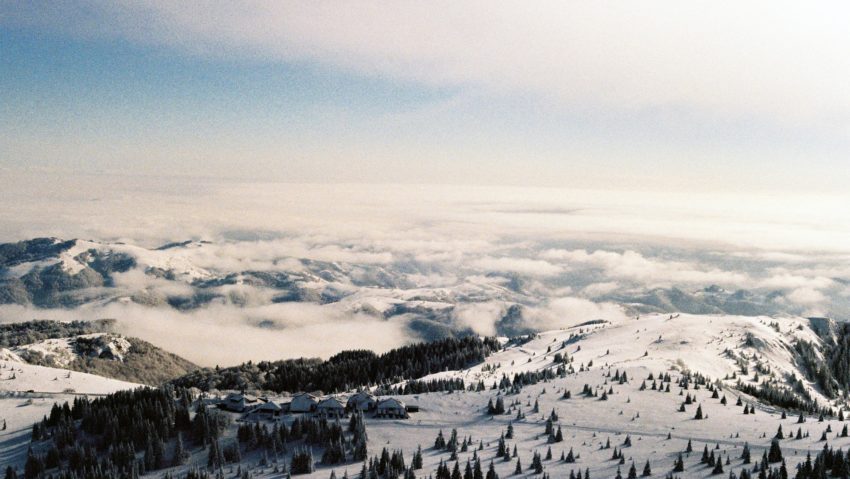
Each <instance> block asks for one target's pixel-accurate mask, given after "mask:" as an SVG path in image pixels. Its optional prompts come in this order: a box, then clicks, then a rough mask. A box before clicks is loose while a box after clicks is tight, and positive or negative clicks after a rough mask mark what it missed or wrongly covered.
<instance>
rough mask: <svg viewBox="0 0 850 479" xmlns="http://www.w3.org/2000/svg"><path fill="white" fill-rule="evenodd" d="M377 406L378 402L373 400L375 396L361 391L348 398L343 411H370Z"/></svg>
mask: <svg viewBox="0 0 850 479" xmlns="http://www.w3.org/2000/svg"><path fill="white" fill-rule="evenodd" d="M377 405H378V400H377V399H375V396H373V395H372V394H369V393H367V392H365V391H363V392H359V393H357V394H355V395H353V396H351V397H350V398H348V402H347V403H346V405H345V409H346V410H348V411H371V410H373V409H375V406H377Z"/></svg>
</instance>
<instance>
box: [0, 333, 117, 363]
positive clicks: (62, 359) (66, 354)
mask: <svg viewBox="0 0 850 479" xmlns="http://www.w3.org/2000/svg"><path fill="white" fill-rule="evenodd" d="M96 338H103V340H102V343H103V344H102V345H101V346H100V347H98V349H97V350H96V351H94V352H95V353H97V354H96V355H98V356H99V355H100V354H101V353H103V352H105V351H108V352H110V353H111V354H112V357H113V358H114V359H115V360H119V361H120V360H122V359H123V358H124V355H125V354H127V353H128V352H129V351H130V348H131V345H130V342H129V341H127V340H126V339H125V338H123V337H121V336H118V335H115V334H108V333H91V334H82V335H79V336H73V337H69V338H57V339H46V340H44V341H39V342H37V343H32V344H27V345H23V346H18V347H15V348H13V349H12V351H11V353H13V354H15V355H16V356H17V357H18V358H19V359H20V358H21V357H23V358H28V357H33V356H34V357H39V358H42V360H43V361H44V362H45V363H47V364H49V365H51V366H54V367H59V368H64V367H67V366H68V365H69V364H70V363H71V362H73V361H74V360H75V359H77V358H79V357H80V353H79V352H78V351H77V349H76V347H75V343H76V341H77V340H78V339H96Z"/></svg>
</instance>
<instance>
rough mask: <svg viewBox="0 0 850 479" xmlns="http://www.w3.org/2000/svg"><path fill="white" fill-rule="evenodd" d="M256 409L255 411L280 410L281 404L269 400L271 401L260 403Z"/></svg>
mask: <svg viewBox="0 0 850 479" xmlns="http://www.w3.org/2000/svg"><path fill="white" fill-rule="evenodd" d="M254 410H255V411H280V406H278V405H277V403H275V402H273V401H269V402H266V403H263V404H260V405H259V406H257V407H256V408H254Z"/></svg>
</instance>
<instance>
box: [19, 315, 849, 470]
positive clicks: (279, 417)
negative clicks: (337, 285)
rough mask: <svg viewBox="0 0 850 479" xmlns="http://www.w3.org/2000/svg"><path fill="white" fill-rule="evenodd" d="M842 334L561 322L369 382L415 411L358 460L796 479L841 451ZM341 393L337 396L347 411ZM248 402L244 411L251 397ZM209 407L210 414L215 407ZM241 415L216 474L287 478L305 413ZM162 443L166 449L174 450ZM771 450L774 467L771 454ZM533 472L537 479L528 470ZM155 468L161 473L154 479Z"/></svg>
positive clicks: (346, 458) (840, 329)
mask: <svg viewBox="0 0 850 479" xmlns="http://www.w3.org/2000/svg"><path fill="white" fill-rule="evenodd" d="M847 338H848V331H847V329H846V328H845V327H844V326H843V325H840V324H836V323H834V322H832V321H830V320H827V319H823V318H814V319H806V318H800V317H767V316H756V317H753V316H727V315H689V314H672V315H671V314H648V315H640V316H635V317H631V318H611V319H601V320H597V321H591V322H583V323H580V324H569V323H567V324H565V325H564V327H563V328H561V329H557V330H552V331H547V332H542V333H539V334H534V335H531V336H526V337H521V338H514V339H512V340H508V339H507V338H503V339H502V340H501V341H502V343H503V344H504V346H503V347H502V348H501V349H500V350H498V351H496V352H493V353H492V354H490V355H489V356H488V357H487V358H486V359H485V360H484V361H483V362H479V363H477V364H473V365H470V366H469V367H466V368H462V369H457V370H447V371H442V372H438V373H434V374H430V375H427V376H424V377H421V378H418V379H416V380H414V381H411V380H408V381H402V382H399V383H395V384H391V385H389V384H383V385H380V386H374V385H373V386H372V391H373V392H374V393H376V394H378V395H379V397H378V398H377V401H378V402H379V403H380V401H381V400H382V399H388V398H394V399H396V400H398V401H401V403H402V404H406V405H407V408H408V409H409V410H410V412H409V414H408V416H409V417H408V418H395V419H386V418H381V417H380V415H379V414H378V413H377V412H375V413H367V414H366V416H365V417H364V418H363V423H364V425H363V427H365V430H366V431H367V434H368V441H367V443H366V448H367V450H368V454H367V456H368V457H373V456H375V457H376V459H375V460H376V462H374V463H372V464H373V465H374V466H375V467H377V465H378V464H379V463H380V456H381V454H382V449H384V448H386V449H387V450H388V451H389V453H393V451H401V452H402V453H403V454H404V457H405V458H406V459H407V460H408V461H410V462H406V465H407V466H410V465H411V463H412V461H413V458H414V457H417V461H416V462H418V460H419V459H418V458H419V457H421V462H422V466H421V469H415V470H413V471H410V472H412V473H413V474H414V475H415V476H417V477H427V476H429V475H430V476H432V477H441V474H442V472H441V467H442V465H447V466H448V467H449V469H451V468H453V467H454V465H455V463H456V462H457V464H458V466H459V468H460V470H461V471H463V470H464V468H465V465H466V463H467V461H469V462H470V464H471V465H473V466H474V465H475V463H476V459H477V460H480V463H481V467H482V468H483V470H484V471H486V470H487V469H488V468H489V467H490V464H491V463H492V464H493V466H492V467H493V469H494V471H495V473H496V474H497V475H498V476H499V477H509V476H514V475H517V474H519V473H517V471H518V470H519V469H521V470H522V471H523V472H522V473H521V475H523V476H534V477H538V476H540V475H541V474H543V473H545V474H548V475H549V476H550V477H575V474H576V473H577V472H578V471H579V470H580V471H581V472H582V477H587V473H588V472H589V473H590V477H616V476H617V474H618V471H620V473H621V474H622V476H623V477H626V476H627V475H628V473H629V469H630V468H631V467H632V464H634V466H635V468H636V470H637V472H638V474H639V473H641V472H643V471H644V468H646V467H647V464H648V465H649V466H648V470H649V472H650V474H651V476H652V477H667V474H673V476H674V477H710V476H716V475H718V474H719V472H718V471H719V470H722V471H723V474H728V473H729V472H734V474H735V475H736V477H742V475H741V474H742V472H741V471H744V470H746V471H747V472H754V474H755V475H757V473H758V469H756V470H755V471H753V468H754V467H761V466H762V464H761V461H762V460H763V458H768V463H766V464H763V466H764V468H765V470H766V471H767V469H768V468H773V469H774V473H776V474H779V472H778V471H779V469H780V467H782V468H785V469H786V470H787V471H790V474H792V475H793V474H794V470H795V468H796V467H797V465H798V464H803V465H804V467H805V461H806V457H807V454H812V455H813V456H814V455H815V454H817V453H818V452H820V451H822V450H823V449H824V447H825V446H827V445H829V446H830V447H834V448H843V449H844V450H846V449H847V448H848V447H850V437H848V435H847V434H846V431H847V422H846V421H845V418H844V415H845V412H846V411H847V406H848V405H847V403H846V400H845V399H843V398H844V397H846V396H845V393H846V391H847V382H846V379H845V378H844V377H842V367H841V365H840V364H835V363H833V362H831V360H832V359H834V358H835V357H836V355H839V356H840V355H842V354H844V352H846V350H845V349H842V348H843V346H842V344H846V339H847ZM804 345H808V346H804ZM339 357H340V358H345V357H348V356H346V355H340V356H339ZM339 360H342V359H339ZM830 364H832V366H830ZM12 367H17V366H12ZM30 367H32V366H30ZM821 367H823V368H826V369H828V370H829V371H831V373H829V374H831V376H829V377H830V379H829V384H830V385H831V387H832V388H834V389H832V390H827V389H825V388H824V386H823V385H824V384H825V383H823V382H822V377H823V375H824V374H826V373H824V372H823V371H819V370H818V368H821ZM72 374H76V373H72ZM56 381H61V378H59V379H56ZM429 385H430V386H429ZM39 387H42V386H39ZM44 387H46V386H44ZM414 390H415V391H419V392H412V391H414ZM428 390H430V391H432V392H424V391H428ZM249 392H253V393H254V394H258V395H261V396H262V397H263V400H264V401H268V402H269V403H275V404H283V405H285V406H286V407H289V406H288V404H289V401H291V400H292V397H290V396H289V395H288V394H282V395H279V394H275V393H274V392H269V391H249ZM225 393H226V392H222V393H221V394H225ZM316 394H317V395H318V397H316V398H315V399H314V401H321V400H322V399H323V396H322V393H320V392H317V393H316ZM350 395H351V392H349V393H342V394H336V395H334V397H337V398H339V399H340V400H341V401H342V403H343V404H345V402H346V400H347V398H348V397H349V396H350ZM237 396H239V397H240V398H241V397H242V396H241V395H237ZM234 397H235V396H234ZM222 398H223V396H222ZM248 398H249V399H244V401H257V400H256V399H250V398H251V396H248ZM207 401H208V402H209V403H210V404H218V403H219V402H218V401H219V400H218V399H215V398H214V397H213V398H210V397H208V398H207ZM240 401H243V399H240ZM222 404H225V403H222ZM255 404H266V403H264V402H262V401H260V402H255ZM392 404H399V403H392ZM411 406H415V407H414V408H411ZM244 407H245V408H246V409H245V412H226V411H223V412H220V413H219V414H223V415H225V416H227V417H229V418H230V420H231V421H234V422H231V423H230V424H231V425H229V426H226V427H225V429H224V430H223V432H222V433H221V435H220V436H219V439H218V443H219V446H217V447H221V448H224V449H227V448H230V450H231V451H232V450H233V449H232V448H234V447H236V444H239V449H240V451H241V452H240V454H239V455H238V458H236V457H235V456H233V455H232V454H230V453H228V455H226V456H225V457H227V458H226V459H221V460H222V461H223V464H224V466H225V467H224V471H225V472H226V473H229V472H228V471H231V469H232V470H234V471H235V470H236V467H237V466H238V467H239V468H240V469H241V470H242V471H250V473H251V474H252V476H253V477H280V475H281V474H282V471H283V470H284V469H288V468H295V467H296V463H298V461H299V460H298V459H296V458H295V457H293V454H296V453H297V452H298V451H303V450H305V449H302V448H301V447H302V446H301V444H302V442H303V441H309V439H305V438H304V437H303V436H301V434H302V433H301V432H298V433H295V432H290V430H292V431H294V429H292V428H294V427H296V426H295V425H294V423H295V422H296V421H304V420H308V421H310V420H312V419H311V418H312V415H311V413H297V412H294V408H293V412H289V413H287V412H285V411H286V410H284V412H283V413H280V414H278V413H273V411H275V409H273V408H268V407H263V408H259V409H257V410H256V411H254V409H253V408H255V407H256V406H251V405H250V403H248V405H247V406H244ZM275 407H276V406H275ZM379 410H380V409H378V411H379ZM260 411H272V412H268V413H262V412H260ZM246 421H247V422H246ZM345 421H346V422H345V424H347V421H348V419H346V420H345ZM255 423H256V424H257V425H259V426H258V427H260V431H261V432H259V433H256V432H255V433H253V434H260V435H262V434H269V431H272V430H275V431H278V430H280V429H283V427H284V426H286V428H287V432H286V434H287V435H288V436H287V437H288V441H289V442H288V447H287V448H286V449H285V450H283V449H282V448H278V449H275V450H274V453H273V452H272V449H270V448H271V447H272V446H270V445H267V446H262V445H258V442H257V440H256V439H254V440H248V439H246V436H245V435H244V434H243V433H244V431H243V430H242V429H241V427H242V426H240V425H244V424H255ZM331 423H332V422H331ZM317 424H318V423H317ZM263 425H264V426H263ZM251 427H252V428H254V427H256V426H251ZM263 427H265V429H263ZM297 427H298V428H301V427H302V426H301V422H299V425H298V426H297ZM322 427H324V426H322ZM357 427H358V428H359V427H360V426H357ZM262 431H266V432H262ZM276 434H283V433H276ZM290 434H297V435H295V436H292V435H290ZM343 434H345V435H344V438H345V441H349V440H350V438H349V436H348V433H347V432H345V433H343ZM191 437H193V436H192V435H191V434H190V433H189V432H186V433H185V438H186V439H185V440H186V441H187V442H186V446H185V447H186V449H187V453H186V454H187V455H186V459H185V461H184V462H183V464H181V465H178V466H170V465H165V470H168V471H170V472H172V473H176V474H181V473H184V472H185V471H187V470H189V469H192V468H194V467H198V468H200V469H205V468H206V467H207V464H208V458H209V457H210V455H209V454H207V452H206V451H207V450H208V449H209V446H208V447H204V446H203V445H202V444H200V443H194V442H191V440H190V438H191ZM252 437H253V436H252ZM274 437H277V436H274ZM440 437H442V440H440V439H439V438H440ZM452 437H456V438H457V442H456V443H455V442H454V441H453V440H452V439H451V438H452ZM777 438H779V439H777ZM269 440H270V439H269ZM166 441H167V442H168V445H167V447H165V450H169V449H170V448H172V447H173V441H174V439H171V440H168V439H166ZM345 441H343V443H342V444H343V446H342V449H341V450H342V451H343V452H342V457H341V458H338V457H337V456H333V457H334V458H335V459H328V458H329V457H331V456H329V455H327V454H326V451H327V447H328V446H322V445H321V444H324V443H320V442H314V443H310V442H304V443H303V444H304V445H309V444H312V446H311V448H312V459H311V461H314V462H312V465H313V468H314V470H313V472H312V473H309V474H307V475H306V477H316V478H326V477H328V476H329V475H331V474H332V473H333V474H334V475H335V476H336V477H343V476H344V475H345V474H348V476H349V477H356V476H357V475H358V474H359V473H360V470H361V468H362V467H363V462H362V461H359V460H352V457H353V456H352V455H353V454H357V453H356V452H355V451H354V449H355V448H354V444H353V443H348V442H345ZM774 443H775V444H774ZM453 444H454V445H453ZM38 445H39V447H43V446H44V445H45V443H43V442H38ZM276 447H277V446H276ZM281 447H282V446H281ZM349 447H350V448H351V449H349ZM420 447H421V450H422V454H421V456H418V455H417V454H416V451H417V449H418V448H420ZM772 448H773V451H772V452H770V455H769V456H768V452H769V451H770V450H771V449H772ZM500 450H501V452H500ZM504 451H507V452H504ZM514 451H516V454H514ZM777 451H778V452H779V453H781V455H782V459H776V458H775V455H776V453H777ZM361 452H362V451H361ZM323 457H324V460H321V458H323ZM302 459H303V458H302ZM17 460H18V461H20V457H18V459H17ZM216 460H218V459H216ZM680 461H681V464H679V462H680ZM517 463H519V466H518V465H517ZM538 463H539V467H540V468H541V470H540V472H535V471H534V470H533V466H536V465H537V464H538ZM165 464H170V463H168V462H166V463H165ZM299 464H300V463H299ZM369 464H370V462H369V461H367V463H366V465H367V467H371V466H369ZM718 464H719V466H718ZM676 465H680V466H681V470H678V471H677V470H676V469H674V467H676ZM299 467H300V466H299ZM292 470H293V471H294V470H295V469H292ZM162 472H163V469H161V468H158V469H157V472H156V473H155V474H151V475H149V476H150V477H159V476H160V475H161V474H162ZM571 474H572V475H573V476H571ZM798 477H812V476H806V475H803V476H798Z"/></svg>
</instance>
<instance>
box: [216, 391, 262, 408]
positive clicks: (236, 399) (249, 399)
mask: <svg viewBox="0 0 850 479" xmlns="http://www.w3.org/2000/svg"><path fill="white" fill-rule="evenodd" d="M256 402H257V398H255V397H253V396H248V395H246V394H240V393H230V394H228V395H227V397H225V398H224V400H223V401H222V402H221V403H219V407H221V408H222V409H226V410H228V411H233V412H244V411H245V410H246V409H248V408H249V407H250V406H251V405H253V404H255V403H256Z"/></svg>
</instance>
